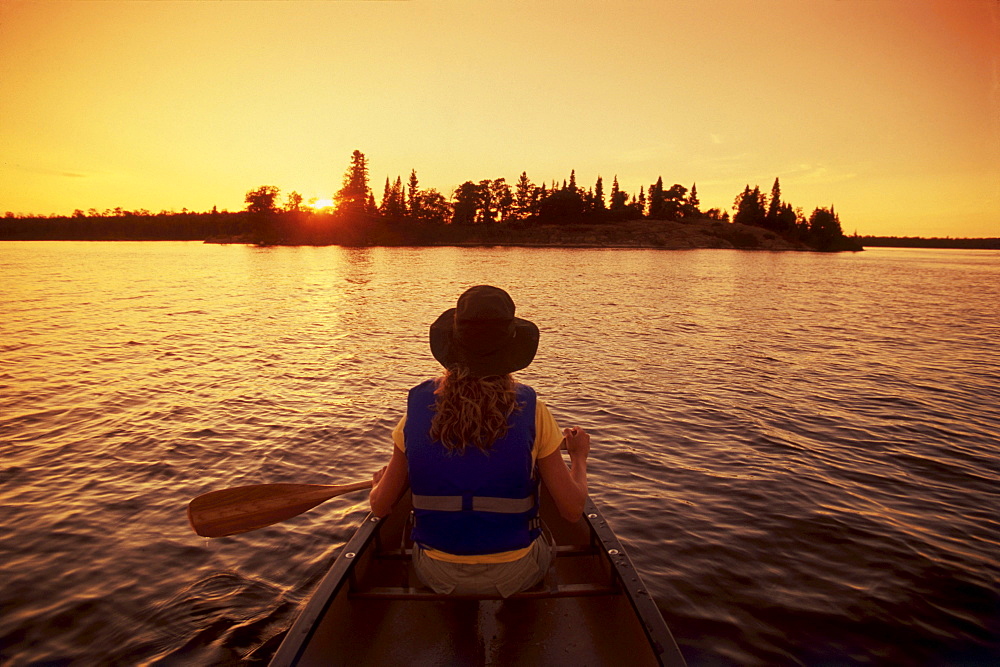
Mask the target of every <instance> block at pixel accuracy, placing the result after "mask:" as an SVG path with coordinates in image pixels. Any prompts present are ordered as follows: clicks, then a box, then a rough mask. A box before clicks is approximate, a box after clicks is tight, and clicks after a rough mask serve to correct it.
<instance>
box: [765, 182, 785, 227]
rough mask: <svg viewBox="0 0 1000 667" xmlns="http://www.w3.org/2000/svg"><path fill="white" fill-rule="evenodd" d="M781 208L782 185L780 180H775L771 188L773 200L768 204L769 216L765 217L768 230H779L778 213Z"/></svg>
mask: <svg viewBox="0 0 1000 667" xmlns="http://www.w3.org/2000/svg"><path fill="white" fill-rule="evenodd" d="M780 208H781V184H780V183H778V179H777V178H775V179H774V185H772V186H771V198H770V200H769V201H768V204H767V214H766V216H765V226H766V227H767V228H768V229H773V230H776V231H777V230H778V211H779V210H780Z"/></svg>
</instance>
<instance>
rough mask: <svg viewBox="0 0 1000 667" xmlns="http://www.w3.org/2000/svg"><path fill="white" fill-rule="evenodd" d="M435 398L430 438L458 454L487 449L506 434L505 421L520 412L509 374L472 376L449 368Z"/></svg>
mask: <svg viewBox="0 0 1000 667" xmlns="http://www.w3.org/2000/svg"><path fill="white" fill-rule="evenodd" d="M434 395H435V396H436V400H435V405H434V417H433V419H432V420H431V437H432V438H433V439H434V440H438V441H440V442H441V444H443V445H444V446H445V447H446V448H447V449H448V450H449V451H452V452H457V453H462V452H464V451H465V448H466V447H467V446H469V445H475V446H476V447H478V448H479V449H481V450H483V451H486V450H488V449H489V448H490V447H491V446H492V445H493V443H494V442H496V441H497V440H499V439H500V438H502V437H504V436H505V435H506V434H507V429H508V428H509V426H508V424H507V419H508V418H509V417H510V416H511V415H512V414H513V413H514V412H515V411H516V410H518V409H519V406H518V404H517V394H516V392H515V391H514V377H513V376H512V375H511V374H510V373H507V374H506V375H490V376H487V377H473V376H471V375H470V374H469V371H468V370H467V369H464V368H461V367H457V368H450V369H448V370H447V371H446V372H445V374H444V375H443V376H441V377H440V378H439V379H438V382H437V387H436V388H435V390H434Z"/></svg>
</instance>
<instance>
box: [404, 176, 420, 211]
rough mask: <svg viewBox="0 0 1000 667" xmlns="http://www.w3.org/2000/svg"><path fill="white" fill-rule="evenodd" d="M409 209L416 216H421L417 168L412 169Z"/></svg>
mask: <svg viewBox="0 0 1000 667" xmlns="http://www.w3.org/2000/svg"><path fill="white" fill-rule="evenodd" d="M407 209H408V212H409V214H410V215H411V216H413V217H414V218H419V217H420V189H419V188H418V187H417V170H416V169H413V170H411V171H410V192H409V201H408V202H407Z"/></svg>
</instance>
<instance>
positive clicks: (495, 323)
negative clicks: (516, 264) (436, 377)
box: [431, 285, 538, 377]
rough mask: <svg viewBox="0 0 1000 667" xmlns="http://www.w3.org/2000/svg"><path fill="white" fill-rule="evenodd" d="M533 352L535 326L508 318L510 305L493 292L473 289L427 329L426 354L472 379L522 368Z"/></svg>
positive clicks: (493, 289) (496, 289)
mask: <svg viewBox="0 0 1000 667" xmlns="http://www.w3.org/2000/svg"><path fill="white" fill-rule="evenodd" d="M537 350H538V327H536V326H535V325H534V324H532V323H531V322H529V321H528V320H522V319H521V318H520V317H514V300H513V299H511V298H510V295H509V294H507V292H505V291H503V290H502V289H500V288H499V287H491V286H489V285H477V286H476V287H470V288H469V289H467V290H466V291H465V292H464V293H463V294H462V296H460V297H458V306H457V307H456V308H449V309H448V310H446V311H444V312H443V313H441V316H440V317H439V318H437V320H435V321H434V324H432V325H431V353H432V354H433V355H434V358H435V359H437V360H438V361H440V362H441V365H442V366H444V367H445V368H449V369H450V368H453V367H456V366H460V367H465V368H467V369H468V370H469V373H470V374H471V375H473V376H474V377H485V376H487V375H505V374H507V373H513V372H514V371H519V370H521V369H522V368H526V367H527V366H528V364H530V363H531V360H532V359H534V358H535V352H536V351H537Z"/></svg>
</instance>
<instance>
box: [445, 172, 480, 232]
mask: <svg viewBox="0 0 1000 667" xmlns="http://www.w3.org/2000/svg"><path fill="white" fill-rule="evenodd" d="M452 199H453V204H452V218H451V221H452V223H453V224H456V225H471V224H474V223H475V222H476V211H477V210H478V209H479V186H478V185H476V184H475V183H473V182H472V181H466V182H465V183H462V184H461V185H460V186H458V188H457V189H456V190H455V194H454V196H453V197H452Z"/></svg>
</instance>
